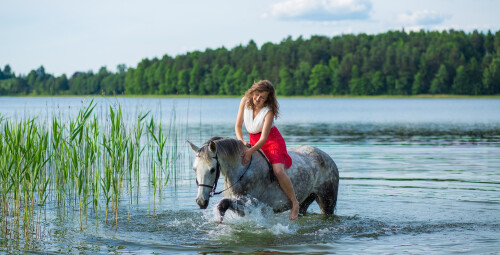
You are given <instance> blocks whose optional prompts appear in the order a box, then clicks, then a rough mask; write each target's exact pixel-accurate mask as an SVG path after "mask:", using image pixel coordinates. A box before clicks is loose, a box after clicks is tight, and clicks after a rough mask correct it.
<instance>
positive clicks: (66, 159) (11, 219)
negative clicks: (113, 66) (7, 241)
mask: <svg viewBox="0 0 500 255" xmlns="http://www.w3.org/2000/svg"><path fill="white" fill-rule="evenodd" d="M96 105H97V104H95V103H94V101H93V100H92V101H91V102H90V103H89V104H88V105H87V106H85V107H83V108H82V109H80V111H79V112H78V115H77V116H76V118H74V119H69V120H67V119H63V118H61V117H60V116H56V115H53V116H52V118H51V119H49V118H47V120H45V122H41V121H40V120H38V119H37V118H30V117H28V118H27V119H24V120H21V121H17V120H10V119H7V118H5V117H4V116H2V115H0V131H1V132H0V220H1V231H0V234H1V235H0V237H7V236H9V237H14V236H16V235H18V234H17V233H21V234H22V235H24V238H25V239H29V238H30V236H33V234H34V233H36V231H37V226H40V223H41V222H42V219H41V215H42V212H43V210H44V208H45V205H46V204H47V203H49V202H50V203H55V204H56V205H57V206H56V207H57V208H59V209H58V210H60V211H61V212H62V213H61V214H60V217H61V220H64V217H65V215H66V213H67V212H68V209H71V210H69V211H72V210H73V209H74V210H77V211H78V213H79V226H80V229H81V230H82V231H83V230H84V228H85V225H86V224H87V217H88V215H89V209H91V210H90V212H92V213H95V215H96V223H97V224H98V222H99V218H100V215H101V213H103V214H104V223H105V224H106V223H107V222H108V214H109V213H112V222H113V224H114V225H115V226H116V228H117V227H118V219H119V208H120V198H121V197H122V196H125V195H126V196H128V210H129V213H128V218H129V219H130V211H131V209H132V205H133V197H134V192H135V197H136V203H139V202H140V201H139V190H140V188H141V187H140V186H141V181H140V180H142V179H144V178H143V176H142V175H143V174H148V180H149V182H148V185H152V190H153V193H154V195H153V198H152V199H153V201H152V202H153V215H154V214H155V213H156V208H157V200H158V202H161V195H162V193H163V192H164V191H163V188H164V187H165V186H166V185H167V184H168V183H169V180H170V173H171V171H173V173H174V180H176V179H177V171H178V170H177V168H179V166H178V162H177V161H178V160H179V159H180V158H181V157H182V156H180V155H181V153H179V150H178V148H177V147H178V144H177V138H178V133H177V129H176V128H175V126H176V123H175V112H174V115H173V117H172V118H171V120H170V125H169V127H168V129H166V128H165V127H164V126H163V125H162V122H161V121H160V122H159V124H158V125H157V124H156V122H155V120H154V118H153V117H152V116H150V112H147V113H146V114H139V116H138V117H137V118H136V122H135V124H134V125H133V126H132V127H127V126H126V125H125V122H124V120H123V116H122V110H121V106H118V107H116V108H113V107H109V112H107V113H109V114H105V116H107V117H106V118H104V119H103V118H99V116H98V115H97V114H94V110H95V108H96ZM98 114H101V116H103V114H102V112H100V113H98ZM148 117H149V119H148V121H147V122H146V119H147V118H148ZM146 123H149V124H146ZM145 127H146V129H145ZM144 134H147V136H144ZM167 138H168V139H167ZM146 148H147V150H148V152H147V153H146V154H144V152H145V149H146ZM174 184H175V182H174ZM125 186H127V188H124V187H125ZM101 207H104V212H103V211H101ZM148 213H151V211H150V209H148Z"/></svg>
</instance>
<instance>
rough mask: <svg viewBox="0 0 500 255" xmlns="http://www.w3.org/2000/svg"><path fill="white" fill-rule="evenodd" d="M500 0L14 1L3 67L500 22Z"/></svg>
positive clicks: (0, 51)
mask: <svg viewBox="0 0 500 255" xmlns="http://www.w3.org/2000/svg"><path fill="white" fill-rule="evenodd" d="M499 10H500V1H496V0H475V1H470V0H221V1H217V0H215V1H206V0H182V1H164V0H141V1H132V0H105V1H102V0H101V1H98V0H86V1H67V0H44V1H39V0H15V1H2V3H1V4H0V31H1V32H0V68H2V69H3V67H4V66H5V65H6V64H9V65H10V66H11V68H12V69H13V71H14V72H15V73H16V74H18V75H19V74H27V73H28V72H29V71H30V70H33V69H36V68H38V67H39V66H41V65H43V66H44V67H45V70H46V72H47V73H51V74H54V75H57V76H59V75H61V74H63V73H66V74H67V75H72V74H73V73H74V72H75V71H85V72H86V71H89V70H93V71H94V72H97V71H98V70H99V68H100V67H102V66H106V67H107V68H108V70H110V71H116V66H117V65H118V64H125V65H127V66H128V67H135V66H136V65H137V63H138V62H139V61H141V60H142V59H143V58H150V59H151V58H154V57H158V58H161V57H162V56H163V55H165V54H168V55H170V56H176V55H178V54H184V53H186V52H190V51H195V50H199V51H204V50H205V49H207V48H212V49H215V48H219V47H222V46H224V47H226V48H228V49H231V48H233V47H234V46H237V45H240V44H242V45H246V44H248V42H249V41H250V40H252V39H253V40H254V41H255V42H256V43H257V45H259V46H261V45H262V44H264V43H266V42H273V43H279V42H280V41H281V40H283V39H284V38H286V37H288V36H291V37H292V38H293V39H296V38H297V37H299V36H302V37H303V38H309V37H310V36H311V35H325V36H334V35H340V34H350V33H353V34H358V33H368V34H377V33H382V32H386V31H388V30H401V29H403V28H404V29H405V30H406V31H410V30H419V29H425V30H439V31H441V30H448V29H455V30H465V31H467V32H470V31H472V30H474V29H477V30H480V31H488V30H491V31H492V32H493V33H494V32H496V31H498V30H500V15H498V12H499Z"/></svg>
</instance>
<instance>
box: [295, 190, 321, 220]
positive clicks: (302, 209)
mask: <svg viewBox="0 0 500 255" xmlns="http://www.w3.org/2000/svg"><path fill="white" fill-rule="evenodd" d="M316 197H317V196H316V194H314V193H313V194H311V195H309V196H308V197H307V198H306V200H304V201H303V202H302V203H300V209H299V213H300V214H302V215H306V212H307V208H309V206H310V205H311V204H312V202H314V200H315V199H316Z"/></svg>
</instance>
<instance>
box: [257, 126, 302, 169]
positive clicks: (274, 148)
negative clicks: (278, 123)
mask: <svg viewBox="0 0 500 255" xmlns="http://www.w3.org/2000/svg"><path fill="white" fill-rule="evenodd" d="M260 135H261V133H258V134H249V136H250V144H251V145H252V146H254V145H255V144H256V143H257V142H258V141H259V139H260ZM261 149H262V151H264V154H266V157H267V158H268V159H269V161H270V162H271V164H278V163H282V164H285V169H288V168H290V166H292V158H291V157H290V155H288V152H287V151H286V144H285V140H284V139H283V137H282V136H281V134H280V131H278V128H276V127H272V128H271V131H270V132H269V136H268V137H267V140H266V142H265V143H264V145H263V146H262V147H261Z"/></svg>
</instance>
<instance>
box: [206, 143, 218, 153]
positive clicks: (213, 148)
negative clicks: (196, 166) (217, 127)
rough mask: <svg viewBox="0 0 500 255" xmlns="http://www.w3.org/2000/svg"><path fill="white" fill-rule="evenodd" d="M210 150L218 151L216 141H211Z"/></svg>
mask: <svg viewBox="0 0 500 255" xmlns="http://www.w3.org/2000/svg"><path fill="white" fill-rule="evenodd" d="M208 148H209V150H210V151H211V152H212V153H217V146H216V145H215V143H214V141H211V142H210V145H209V146H208Z"/></svg>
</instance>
